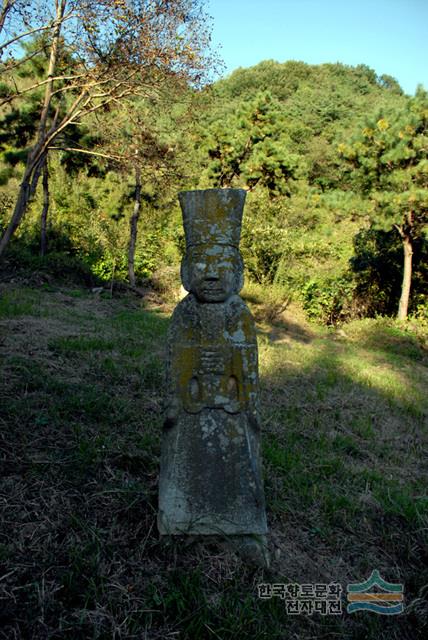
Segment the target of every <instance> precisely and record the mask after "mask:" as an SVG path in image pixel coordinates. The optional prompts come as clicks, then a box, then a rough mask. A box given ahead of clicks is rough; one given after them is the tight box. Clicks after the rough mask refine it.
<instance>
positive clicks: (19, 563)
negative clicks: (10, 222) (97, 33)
mask: <svg viewBox="0 0 428 640" xmlns="http://www.w3.org/2000/svg"><path fill="white" fill-rule="evenodd" d="M0 293H1V297H0V332H1V333H0V356H1V360H2V363H1V364H2V389H1V397H0V403H1V404H0V450H1V454H0V465H1V468H2V473H1V485H0V501H1V514H0V518H1V521H0V532H1V538H0V638H4V639H5V640H6V639H7V640H9V639H14V638H16V639H17V640H18V639H21V638H22V639H27V638H28V639H32V640H42V639H43V640H44V639H47V638H49V639H58V640H59V639H63V638H70V639H72V640H78V639H88V640H89V639H94V638H95V639H112V638H113V639H121V640H122V639H123V640H130V639H131V638H133V639H134V638H135V639H138V640H143V639H147V640H156V639H167V638H170V639H177V638H180V639H188V640H199V639H201V640H202V639H203V640H205V639H208V638H210V639H211V638H212V639H213V640H214V639H216V638H217V639H218V638H221V640H228V639H232V638H240V639H241V638H242V639H246V638H248V639H249V638H251V639H252V640H254V639H256V640H268V639H269V640H271V639H272V640H275V639H277V640H282V639H285V638H296V639H297V638H299V639H303V640H309V639H310V638H317V639H318V638H319V639H322V638H334V637H337V638H345V637H346V638H350V639H354V640H357V639H359V638H373V640H374V639H375V638H376V640H377V639H380V638H385V639H386V638H388V639H390V638H391V639H393V640H407V639H408V640H410V639H412V640H414V639H418V638H423V637H426V632H427V628H428V603H427V585H428V566H427V565H428V549H427V530H428V500H427V497H426V487H427V475H426V474H427V467H426V456H427V452H428V443H427V414H428V401H427V394H426V381H427V360H428V359H427V353H426V351H425V349H424V347H423V346H421V344H422V343H421V339H420V335H419V333H418V338H416V337H415V333H414V332H412V331H411V330H404V329H399V328H397V326H395V325H394V324H393V323H392V324H391V323H388V322H384V321H372V322H362V323H353V324H352V325H349V327H344V328H343V329H342V330H341V332H332V331H329V330H327V329H324V328H321V327H316V326H313V325H308V324H307V323H306V322H305V321H304V319H303V318H302V316H301V315H299V312H298V310H297V309H295V308H293V306H292V305H291V306H290V307H288V308H287V310H285V311H284V310H283V309H280V310H279V311H278V312H275V314H274V317H273V318H272V317H271V316H269V317H268V314H266V310H263V308H262V309H261V308H260V305H261V304H262V303H260V301H257V300H254V301H253V302H252V303H251V301H250V304H253V307H254V310H255V312H256V316H257V317H258V318H259V319H260V323H259V347H260V371H261V379H262V400H263V424H264V442H263V450H264V465H265V486H266V496H267V503H268V517H269V523H270V548H271V556H272V560H273V561H272V567H271V569H270V570H269V571H266V570H265V571H263V570H261V569H257V568H252V567H249V566H246V565H245V564H243V562H242V561H241V559H240V558H239V557H237V556H236V555H235V554H234V553H233V552H232V551H231V550H228V549H227V548H225V547H224V545H223V544H222V541H219V542H213V541H210V542H208V543H206V544H203V543H201V541H198V540H194V539H191V538H190V539H177V540H175V541H173V542H171V541H164V540H161V539H160V537H159V535H158V532H157V529H156V509H157V475H158V459H159V448H160V438H159V434H160V430H161V423H162V402H163V398H162V389H163V360H164V346H165V334H166V328H167V324H168V313H166V309H167V307H160V306H159V304H158V301H154V302H153V303H152V305H151V308H146V309H143V308H142V302H141V300H138V299H136V298H133V297H131V296H129V295H121V296H120V297H117V298H115V297H113V298H112V299H110V298H109V297H104V296H103V294H99V293H98V294H93V293H91V292H90V291H86V290H83V289H82V290H81V289H60V288H55V287H54V286H50V287H49V288H47V289H45V290H43V289H31V288H22V287H21V288H20V287H18V286H17V285H13V284H9V285H7V286H6V285H4V286H3V287H2V289H1V291H0ZM155 303H156V304H155ZM275 304H280V303H279V302H275ZM154 307H156V308H154ZM375 568H377V569H379V570H380V572H381V574H382V575H383V577H384V578H385V579H388V580H390V581H396V582H403V583H404V586H405V597H406V612H405V614H403V615H400V616H393V617H391V618H386V617H381V616H376V615H375V614H370V613H355V614H347V613H346V612H345V613H343V615H342V616H338V617H333V616H328V617H324V618H323V617H321V616H319V615H316V616H315V615H314V616H312V617H309V616H296V617H292V616H287V615H286V613H285V610H284V603H283V602H282V601H281V600H279V599H272V600H268V601H260V600H259V599H258V598H257V595H256V587H257V584H258V583H260V582H297V583H310V582H330V581H333V582H340V583H342V584H343V585H344V587H345V586H346V584H347V583H348V582H350V581H353V582H355V581H362V580H364V579H365V578H367V577H368V575H369V574H370V572H371V570H372V569H375ZM344 608H345V603H344Z"/></svg>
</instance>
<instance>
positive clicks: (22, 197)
mask: <svg viewBox="0 0 428 640" xmlns="http://www.w3.org/2000/svg"><path fill="white" fill-rule="evenodd" d="M65 5H66V0H61V1H60V2H58V3H57V14H56V21H55V26H54V29H53V33H52V42H51V50H50V57H49V67H48V74H47V77H48V79H49V82H47V83H46V89H45V97H44V101H43V108H42V112H41V114H40V122H39V127H38V133H37V142H36V144H35V145H34V147H33V149H32V151H30V153H29V154H28V157H27V164H26V167H25V171H24V177H23V179H22V182H21V184H20V187H19V192H18V197H17V200H16V205H15V209H14V212H13V215H12V218H11V220H10V222H9V225H8V226H7V228H6V231H5V232H4V234H3V237H2V238H1V240H0V257H1V255H2V254H3V252H4V250H5V249H6V247H7V245H8V243H9V240H10V239H11V237H12V236H13V234H14V233H15V231H16V229H17V227H18V225H19V223H20V222H21V220H22V218H23V217H24V215H25V212H26V210H27V206H28V203H29V201H30V198H31V197H32V196H33V195H34V193H35V191H36V188H37V183H38V181H39V177H40V173H41V170H42V167H43V164H44V163H45V162H46V153H47V151H46V149H45V146H46V140H47V135H46V123H47V119H48V114H49V107H50V104H51V100H52V92H53V79H52V78H53V77H54V73H55V68H56V63H57V58H58V45H59V40H60V34H61V25H62V19H63V17H64V12H65Z"/></svg>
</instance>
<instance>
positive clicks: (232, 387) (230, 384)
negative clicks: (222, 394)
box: [227, 376, 239, 400]
mask: <svg viewBox="0 0 428 640" xmlns="http://www.w3.org/2000/svg"><path fill="white" fill-rule="evenodd" d="M227 391H228V393H229V396H230V397H231V398H233V399H235V400H237V399H238V396H239V388H238V381H237V379H236V378H235V376H230V378H229V380H228V381H227Z"/></svg>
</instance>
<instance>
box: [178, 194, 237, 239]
mask: <svg viewBox="0 0 428 640" xmlns="http://www.w3.org/2000/svg"><path fill="white" fill-rule="evenodd" d="M245 196H246V191H245V190H244V189H203V190H196V191H182V192H181V193H179V194H178V199H179V201H180V206H181V210H182V213H183V226H184V233H185V235H186V248H187V249H189V248H190V247H195V246H198V245H206V244H210V245H212V244H223V245H229V246H232V247H236V249H238V248H239V240H240V237H241V223H242V214H243V211H244V202H245Z"/></svg>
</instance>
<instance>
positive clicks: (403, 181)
mask: <svg viewBox="0 0 428 640" xmlns="http://www.w3.org/2000/svg"><path fill="white" fill-rule="evenodd" d="M427 126H428V93H427V92H426V91H424V90H423V89H422V88H419V89H418V91H417V93H416V95H415V96H414V97H412V98H409V99H408V101H407V104H406V105H405V108H402V109H396V110H394V111H392V112H391V113H387V114H384V113H378V114H377V115H376V116H375V117H374V118H372V119H370V120H369V121H368V122H367V124H366V126H365V127H364V129H363V130H362V131H360V132H359V133H358V135H357V136H356V137H355V138H354V140H352V142H351V143H350V144H342V145H340V147H339V151H340V153H341V154H342V156H343V157H344V158H345V159H346V160H347V162H348V163H349V166H350V177H351V180H352V181H353V183H354V184H355V185H357V186H358V187H359V188H360V189H361V190H362V191H363V192H364V193H366V194H367V195H368V196H369V198H370V200H371V216H370V217H371V221H372V224H373V225H374V227H378V228H383V229H385V230H387V229H388V228H391V227H393V228H394V229H395V230H396V231H397V232H398V234H399V236H400V238H401V242H402V247H403V279H402V286H401V296H400V302H399V307H398V314H397V317H398V318H399V319H400V320H404V319H406V317H407V313H408V306H409V297H410V289H411V280H412V256H413V244H414V241H415V239H416V238H418V237H420V236H421V235H422V234H424V233H426V230H427V224H428V156H427V150H428V129H427Z"/></svg>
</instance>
